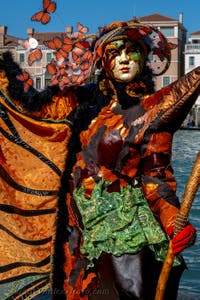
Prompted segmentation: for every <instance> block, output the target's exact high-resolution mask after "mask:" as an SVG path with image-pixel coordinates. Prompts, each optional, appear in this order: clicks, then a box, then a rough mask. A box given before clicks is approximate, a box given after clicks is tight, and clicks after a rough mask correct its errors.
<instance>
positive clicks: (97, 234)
mask: <svg viewBox="0 0 200 300" xmlns="http://www.w3.org/2000/svg"><path fill="white" fill-rule="evenodd" d="M108 185H110V182H106V181H104V180H101V181H99V182H98V183H97V184H96V185H95V188H94V189H93V192H92V195H91V198H89V199H88V198H86V197H84V187H83V186H81V187H80V188H78V189H75V190H74V193H73V196H74V199H75V201H76V203H77V205H78V208H79V211H80V213H81V215H82V221H83V224H84V229H83V232H82V233H83V238H84V243H83V245H82V246H81V252H82V254H84V255H85V256H86V257H87V258H88V260H89V261H92V260H93V259H94V258H98V257H99V256H100V255H101V253H102V252H106V253H112V254H113V255H115V256H120V255H122V254H124V253H131V254H134V253H137V252H138V251H140V250H141V249H142V248H143V247H144V246H150V247H151V248H152V247H153V250H154V251H155V252H156V256H157V257H158V259H160V260H163V258H164V257H165V255H166V249H167V247H168V238H167V236H166V235H165V233H164V232H163V231H162V229H161V227H160V225H159V224H158V222H157V221H156V219H155V218H154V216H153V213H152V211H151V210H150V208H149V206H148V204H147V202H146V200H145V198H144V196H143V193H142V190H141V188H133V187H131V186H127V187H125V188H123V187H121V191H120V193H119V192H112V193H109V192H107V191H106V188H107V186H108Z"/></svg>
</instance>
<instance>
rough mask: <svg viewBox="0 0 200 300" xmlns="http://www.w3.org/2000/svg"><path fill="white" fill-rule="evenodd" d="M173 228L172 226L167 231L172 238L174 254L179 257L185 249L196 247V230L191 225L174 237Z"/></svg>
mask: <svg viewBox="0 0 200 300" xmlns="http://www.w3.org/2000/svg"><path fill="white" fill-rule="evenodd" d="M173 228H174V226H173V225H171V226H169V227H168V228H167V230H166V231H167V234H168V235H169V236H170V237H172V239H171V241H172V250H173V254H174V255H177V254H179V253H180V252H181V251H183V250H184V249H186V248H188V247H190V246H192V245H194V243H195V240H196V230H195V228H194V227H193V226H192V225H191V224H188V225H187V226H186V227H184V228H183V230H181V231H180V232H179V233H178V234H176V235H175V236H174V237H173Z"/></svg>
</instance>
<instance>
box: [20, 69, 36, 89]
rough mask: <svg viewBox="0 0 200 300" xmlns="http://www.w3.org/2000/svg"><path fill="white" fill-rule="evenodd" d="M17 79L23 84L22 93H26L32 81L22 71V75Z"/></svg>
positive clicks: (27, 74)
mask: <svg viewBox="0 0 200 300" xmlns="http://www.w3.org/2000/svg"><path fill="white" fill-rule="evenodd" d="M16 77H17V79H19V80H20V81H22V82H23V84H24V91H25V92H27V91H28V89H29V88H30V87H31V86H32V85H33V79H32V78H30V75H29V73H28V72H26V71H24V72H23V73H22V74H20V75H17V76H16Z"/></svg>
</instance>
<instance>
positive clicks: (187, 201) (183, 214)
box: [155, 151, 200, 300]
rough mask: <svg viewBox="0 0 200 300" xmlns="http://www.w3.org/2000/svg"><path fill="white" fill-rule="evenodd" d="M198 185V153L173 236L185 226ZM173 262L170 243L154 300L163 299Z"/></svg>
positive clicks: (199, 158)
mask: <svg viewBox="0 0 200 300" xmlns="http://www.w3.org/2000/svg"><path fill="white" fill-rule="evenodd" d="M199 184H200V151H199V152H198V153H197V157H196V160H195V163H194V166H193V168H192V171H191V174H190V177H189V179H188V182H187V184H186V187H185V191H184V194H183V199H182V203H181V207H180V210H179V213H178V215H177V218H176V222H175V224H174V235H176V234H178V233H179V232H180V231H181V230H182V229H183V228H184V227H185V226H186V224H187V221H188V215H189V211H190V208H191V206H192V202H193V200H194V198H195V194H196V192H197V190H198V186H199ZM173 261H174V255H173V252H172V243H171V241H170V243H169V248H168V252H167V255H166V258H165V261H164V264H163V267H162V270H161V273H160V277H159V280H158V285H157V289H156V295H155V300H162V299H163V297H164V293H165V288H166V284H167V280H168V277H169V274H170V270H171V268H172V264H173Z"/></svg>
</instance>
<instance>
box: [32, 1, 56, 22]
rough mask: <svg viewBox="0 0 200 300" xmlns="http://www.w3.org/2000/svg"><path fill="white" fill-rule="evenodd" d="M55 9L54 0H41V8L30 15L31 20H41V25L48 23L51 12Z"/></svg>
mask: <svg viewBox="0 0 200 300" xmlns="http://www.w3.org/2000/svg"><path fill="white" fill-rule="evenodd" d="M55 11H56V2H54V1H51V0H43V10H41V11H39V12H37V13H35V14H34V15H33V16H32V17H31V21H37V22H41V23H42V24H43V25H45V24H47V23H49V21H50V19H51V16H50V14H51V13H54V12H55Z"/></svg>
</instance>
